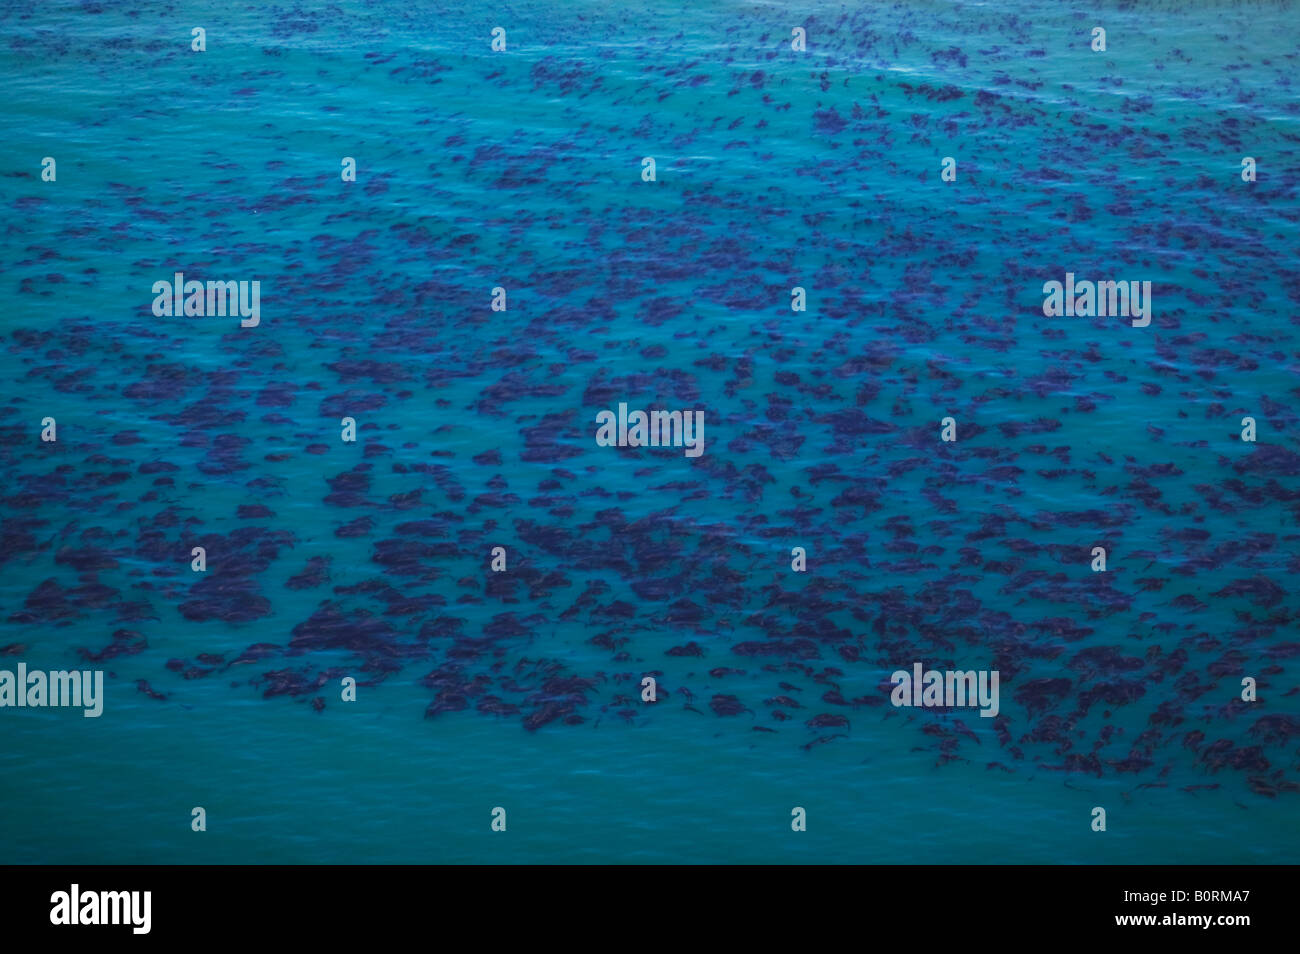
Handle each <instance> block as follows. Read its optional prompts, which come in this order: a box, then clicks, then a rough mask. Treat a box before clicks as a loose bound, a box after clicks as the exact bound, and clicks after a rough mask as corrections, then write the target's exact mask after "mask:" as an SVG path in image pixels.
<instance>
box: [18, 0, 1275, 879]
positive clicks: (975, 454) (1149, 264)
mask: <svg viewBox="0 0 1300 954" xmlns="http://www.w3.org/2000/svg"><path fill="white" fill-rule="evenodd" d="M0 6H2V8H3V9H2V12H0V24H3V30H2V31H0V35H3V38H4V43H3V44H0V57H3V70H2V73H0V75H3V78H4V79H3V82H4V93H5V95H4V101H3V106H2V107H0V108H2V109H3V114H4V117H5V123H4V128H5V133H6V134H5V136H4V138H3V144H2V145H0V203H2V204H3V208H4V209H5V211H6V215H5V229H4V232H3V238H2V239H0V243H2V244H0V262H3V270H2V272H0V288H3V294H4V303H5V305H6V307H5V310H4V317H3V324H2V325H0V330H2V331H3V341H4V345H5V347H4V349H3V353H0V370H2V371H3V375H2V376H0V380H2V381H3V382H4V384H3V394H2V395H0V397H3V404H0V409H2V410H3V415H4V426H3V430H2V431H0V434H2V437H3V441H2V443H0V460H3V466H4V476H5V488H6V490H5V493H4V495H3V496H2V497H0V521H3V522H2V523H0V559H2V561H3V562H2V563H0V610H3V616H2V617H0V618H3V619H4V620H5V622H4V623H3V624H0V625H2V626H3V630H2V631H0V669H5V668H9V669H13V668H14V667H15V666H16V665H17V663H18V662H19V661H22V662H25V663H26V664H27V665H28V666H29V667H31V668H40V669H61V668H67V667H71V666H77V665H80V666H84V667H87V668H102V669H104V670H106V671H108V672H109V673H111V674H112V675H111V676H110V677H109V678H108V679H107V682H106V686H107V689H106V700H105V709H104V714H103V716H102V717H101V718H98V719H85V718H82V716H81V715H80V713H78V712H77V711H75V710H70V709H54V708H50V709H14V708H3V709H0V806H2V807H3V810H2V811H0V861H7V862H56V863H58V862H62V863H88V862H99V863H132V862H222V863H225V862H246V861H252V862H261V861H267V862H286V861H288V862H336V861H337V862H345V861H383V862H387V861H394V862H399V861H400V862H423V861H429V862H435V861H459V862H467V861H468V862H476V861H481V862H499V861H522V862H539V861H541V862H549V861H581V862H588V861H617V862H665V861H735V862H810V861H832V862H854V861H868V862H871V861H882V862H958V863H969V862H1023V861H1028V862H1090V863H1146V862H1286V861H1290V860H1292V859H1293V858H1294V856H1295V850H1296V849H1297V847H1300V822H1297V817H1298V816H1297V813H1296V805H1297V801H1296V799H1297V792H1296V791H1295V784H1296V782H1297V769H1300V763H1298V756H1300V751H1298V750H1297V746H1298V744H1300V743H1298V741H1297V740H1298V739H1300V734H1298V733H1300V683H1297V679H1296V675H1297V656H1298V655H1300V636H1298V634H1297V620H1298V619H1300V599H1298V598H1297V594H1296V592H1295V589H1294V587H1293V586H1292V585H1291V584H1292V580H1293V579H1294V577H1295V574H1296V573H1297V571H1300V556H1298V555H1297V553H1298V550H1297V542H1298V541H1300V529H1298V527H1297V523H1298V521H1297V516H1298V514H1300V509H1298V505H1297V501H1300V455H1298V454H1297V451H1298V450H1300V448H1298V447H1297V433H1298V428H1300V420H1297V417H1296V414H1295V411H1294V407H1295V400H1296V398H1297V397H1300V388H1298V387H1297V371H1298V370H1300V351H1298V349H1297V339H1296V328H1297V320H1296V317H1295V315H1296V305H1297V301H1300V273H1298V272H1297V269H1296V257H1295V249H1296V222H1297V214H1298V213H1300V203H1298V202H1297V192H1296V185H1295V182H1296V176H1297V174H1298V173H1300V168H1298V164H1297V161H1296V144H1297V137H1298V134H1300V128H1298V125H1297V105H1296V97H1295V84H1294V80H1293V78H1294V76H1295V75H1296V73H1297V54H1298V50H1297V42H1296V39H1297V31H1296V27H1295V24H1296V23H1297V22H1300V21H1298V19H1297V16H1296V10H1295V8H1294V5H1291V4H1284V5H1279V4H1241V5H1220V4H1174V5H1161V6H1160V8H1159V9H1156V8H1151V7H1144V8H1142V9H1140V10H1139V9H1132V8H1129V7H1128V6H1127V5H1124V6H1119V7H1116V6H1107V7H1103V8H1099V9H1097V10H1095V11H1092V12H1084V11H1073V10H1067V9H1064V8H1061V9H1057V8H1055V7H1053V6H1050V5H1049V6H1048V7H1047V9H1046V10H1042V9H1035V7H1034V5H1031V4H1026V3H1009V2H996V3H984V4H947V3H915V4H907V5H899V6H883V5H881V6H877V5H848V6H840V5H833V4H802V5H786V4H772V3H769V4H734V3H729V2H724V3H706V4H694V5H683V6H672V7H651V6H640V5H635V6H633V5H624V4H617V3H583V4H579V3H564V4H558V5H552V4H547V5H540V6H530V7H527V8H522V9H512V10H509V11H504V10H502V11H494V10H488V9H485V8H481V7H478V6H475V5H470V6H469V7H458V6H454V5H442V4H433V5H430V4H421V3H414V4H393V3H389V2H386V0H384V2H373V3H365V4H361V3H351V2H349V3H341V4H331V5H329V6H319V7H317V6H314V5H303V6H296V7H289V6H285V7H264V6H262V5H258V4H244V5H233V6H232V5H228V4H184V5H175V6H168V7H166V8H163V9H158V8H154V9H150V10H144V11H139V12H134V11H133V10H132V8H131V7H130V6H128V5H125V4H115V3H98V4H95V3H85V4H63V3H43V4H40V5H38V6H37V7H35V8H31V7H30V6H28V5H21V4H12V3H10V4H3V5H0ZM200 26H201V27H203V28H204V29H205V30H206V47H207V48H206V50H204V51H203V52H196V51H193V50H191V48H190V41H191V28H193V27H200ZM495 26H502V27H504V28H505V30H506V38H507V48H506V50H505V51H504V52H493V51H492V49H491V46H490V42H491V31H492V28H493V27H495ZM794 26H803V27H804V28H805V29H806V31H807V39H808V49H807V51H806V52H795V51H793V50H791V47H790V37H791V28H792V27H794ZM1094 26H1102V27H1104V28H1105V29H1106V31H1107V49H1106V51H1105V52H1104V53H1103V52H1094V51H1093V50H1092V49H1090V47H1089V43H1090V37H1091V31H1092V28H1093V27H1094ZM46 156H50V157H53V158H54V159H55V160H56V162H57V176H56V179H55V180H54V181H52V182H47V181H43V180H42V175H41V169H42V159H43V157H46ZM647 156H650V157H654V158H655V160H656V181H653V182H646V181H643V179H642V175H641V171H642V158H643V157H647ZM947 156H951V157H953V158H955V159H956V160H957V179H956V181H955V182H945V181H943V179H942V178H941V175H940V172H941V161H942V159H943V158H944V157H947ZM1245 156H1250V157H1253V158H1255V159H1256V160H1257V163H1258V179H1257V181H1255V182H1251V183H1247V182H1244V181H1243V180H1242V178H1241V175H1240V170H1241V160H1242V158H1243V157H1245ZM343 157H352V158H354V159H355V160H356V165H357V180H356V181H355V182H344V181H342V179H341V177H340V167H341V161H342V159H343ZM176 271H182V272H184V273H185V274H186V276H187V277H191V278H198V279H213V280H259V281H260V282H261V322H260V324H259V325H258V326H257V327H256V328H241V327H240V323H239V320H238V319H237V318H232V317H188V318H186V317H155V316H154V314H153V313H152V311H151V305H152V303H153V299H154V295H153V293H152V291H151V288H152V286H153V283H154V282H155V281H158V280H163V281H170V280H171V278H172V275H173V273H174V272H176ZM1067 271H1068V272H1074V273H1076V275H1078V276H1079V277H1080V278H1081V279H1082V278H1089V279H1093V280H1107V279H1131V280H1137V281H1143V280H1146V281H1151V282H1152V283H1153V288H1154V293H1153V298H1152V302H1153V309H1152V321H1151V324H1150V326H1149V327H1146V328H1134V327H1132V326H1131V324H1130V322H1129V321H1128V320H1127V319H1124V318H1105V317H1103V318H1086V317H1068V318H1067V317H1046V316H1045V315H1044V314H1043V309H1042V304H1043V293H1042V286H1043V283H1044V282H1046V281H1051V280H1058V281H1059V280H1063V279H1064V275H1065V273H1066V272H1067ZM497 286H500V287H503V288H505V289H506V291H507V296H508V308H507V310H506V311H504V312H501V311H493V310H492V309H491V307H490V302H491V298H492V289H493V288H494V287H497ZM794 286H800V287H803V288H805V289H806V291H807V300H808V307H807V311H806V312H793V311H791V308H790V301H791V288H792V287H794ZM620 402H626V403H628V404H629V405H630V406H631V407H633V408H647V409H648V408H652V407H662V408H667V409H688V408H696V409H703V411H704V414H705V421H706V427H705V433H704V440H705V449H704V453H703V454H702V455H701V456H699V457H698V458H690V457H687V456H685V455H684V454H683V453H682V451H681V449H677V448H672V449H668V448H664V449H651V448H641V449H626V448H609V447H599V446H597V444H596V441H595V439H594V435H595V424H594V420H595V415H596V413H597V412H598V411H600V410H603V409H606V408H610V409H612V408H616V407H617V405H618V404H619V403H620ZM345 416H351V417H353V418H355V419H356V421H357V424H358V428H359V429H358V435H357V441H356V442H355V443H344V442H343V441H342V440H341V439H340V420H341V419H342V418H343V417H345ZM946 416H952V417H953V418H954V419H955V421H956V426H957V435H958V440H957V441H956V442H955V443H944V442H942V441H941V440H940V425H939V422H940V419H941V418H943V417H946ZM1245 416H1252V417H1254V418H1255V419H1256V421H1257V425H1258V440H1257V442H1256V443H1254V444H1251V443H1247V442H1243V441H1242V440H1241V439H1240V433H1241V419H1242V418H1243V417H1245ZM46 417H53V418H54V419H55V420H56V421H57V437H58V439H57V441H55V442H43V441H42V440H41V430H42V423H41V422H42V420H43V419H44V418H46ZM241 508H243V509H241ZM258 508H265V509H258ZM358 521H359V522H358ZM341 528H342V529H343V534H342V535H340V533H339V532H338V531H340V529H341ZM198 545H202V546H205V547H206V549H207V552H208V561H209V566H208V570H207V572H206V573H204V574H203V575H201V576H200V575H199V574H197V573H194V572H192V571H191V569H190V567H189V561H190V552H191V547H193V546H198ZM494 546H503V547H505V548H506V550H507V553H508V568H507V570H506V572H504V573H493V572H492V571H491V569H490V567H489V563H490V555H489V554H490V550H491V548H492V547H494ZM796 546H798V547H804V548H805V549H806V551H807V554H808V570H807V572H806V573H794V572H792V571H791V548H792V547H796ZM1095 546H1104V547H1105V548H1106V549H1107V557H1108V566H1107V571H1106V573H1105V574H1101V573H1094V572H1092V570H1091V569H1090V566H1089V564H1090V561H1091V555H1090V554H1091V551H1092V548H1093V547H1095ZM46 581H53V583H47V582H46ZM124 630H125V631H128V632H127V634H126V635H121V636H119V637H117V638H116V640H115V637H114V634H115V633H120V632H121V631H124ZM141 637H143V642H141ZM255 644H269V645H270V646H271V647H272V648H270V649H268V650H266V653H265V654H264V655H263V654H259V653H255V654H253V655H255V656H257V658H254V659H252V660H251V661H241V662H238V663H235V664H234V665H231V663H234V662H235V660H237V659H239V658H240V657H241V654H244V653H245V651H246V650H247V649H248V648H249V647H250V646H254V645H255ZM691 644H694V646H696V647H698V651H699V652H701V653H702V654H703V655H681V654H670V653H669V650H670V649H673V648H674V647H678V648H680V647H687V648H688V649H689V648H690V647H691ZM111 646H119V647H129V648H130V649H131V650H136V649H138V650H139V651H129V652H121V653H118V654H109V655H105V656H103V657H102V661H100V662H93V661H83V657H82V656H81V655H79V652H78V651H79V650H81V649H85V650H87V651H88V652H89V653H91V654H98V653H101V652H102V651H103V650H104V649H105V648H106V647H111ZM201 654H202V655H204V656H205V657H206V658H205V659H200V658H199V657H200V655H201ZM539 660H544V661H543V662H539ZM169 661H176V662H174V663H173V665H172V666H171V667H170V668H169V666H168V663H169ZM914 662H922V663H924V664H926V665H927V666H932V667H934V668H941V669H944V668H960V669H997V670H999V671H1000V672H1001V675H1002V694H1001V717H1000V718H998V719H981V718H979V717H978V715H977V713H976V712H974V711H967V712H960V713H953V714H949V713H944V712H935V711H928V710H915V709H895V708H894V707H892V706H891V705H889V703H888V694H887V693H886V692H883V691H882V690H881V689H880V683H881V682H882V681H885V680H888V678H889V676H890V673H891V672H893V671H894V670H896V669H910V668H911V666H912V664H913V663H914ZM268 673H269V674H271V675H268ZM647 673H659V674H660V675H659V677H658V678H659V680H660V684H661V686H662V688H663V689H664V690H666V692H665V693H663V694H661V698H660V699H659V701H658V702H656V703H654V704H652V705H650V704H644V703H642V702H640V701H639V685H640V680H641V678H642V676H643V675H644V674H647ZM343 675H353V676H355V677H356V678H357V679H358V680H359V681H360V682H361V683H362V685H361V686H360V687H359V688H358V697H357V701H356V702H343V701H342V700H341V699H340V688H339V680H340V678H341V677H342V676H343ZM431 675H432V678H429V677H430V676H431ZM1246 676H1249V677H1252V678H1255V679H1257V680H1258V684H1259V698H1258V701H1256V702H1253V703H1244V702H1241V701H1240V693H1241V680H1242V678H1243V677H1246ZM187 677H188V678H187ZM1048 679H1058V680H1059V679H1064V680H1068V683H1067V684H1066V688H1065V689H1064V690H1063V691H1062V692H1059V693H1056V694H1047V695H1045V696H1042V697H1041V698H1039V697H1038V696H1036V695H1035V694H1034V693H1032V692H1031V691H1030V690H1028V689H1026V688H1025V687H1026V686H1030V687H1033V686H1035V685H1038V686H1040V687H1041V686H1042V685H1043V684H1042V683H1040V682H1038V681H1039V680H1048ZM141 680H143V681H144V682H145V683H146V686H145V688H148V689H150V690H151V691H152V692H154V693H157V694H159V695H163V696H165V697H166V698H162V699H159V698H154V697H152V696H151V695H150V694H148V693H147V692H144V691H141V689H140V688H138V684H139V683H140V681H141ZM555 680H566V682H564V683H563V684H560V683H557V682H555ZM782 684H784V686H783V685H782ZM786 687H790V688H786ZM828 691H831V692H837V693H838V694H839V695H838V697H834V698H838V699H840V700H841V701H830V700H827V699H826V698H825V697H824V694H825V693H827V692H828ZM268 693H269V695H268ZM688 693H689V695H688ZM778 696H783V697H785V698H787V699H794V700H796V701H797V702H799V703H800V707H799V708H794V707H792V706H790V705H789V704H787V703H784V702H773V701H771V700H774V699H775V698H776V697H778ZM719 697H734V701H735V705H736V707H737V708H738V709H739V710H740V711H739V714H738V715H720V714H717V711H716V710H717V709H721V710H722V711H723V712H727V711H730V709H729V707H728V705H727V702H728V701H729V700H728V699H726V698H723V699H721V701H719ZM312 699H319V700H321V701H322V702H323V703H324V708H323V710H321V711H319V712H317V711H313V707H312V706H311V705H309V701H310V700H312ZM485 699H487V700H488V701H489V702H491V701H492V700H496V702H495V703H494V704H492V705H485V703H484V700H485ZM556 700H558V701H556ZM1125 700H1127V701H1125ZM548 701H550V702H552V703H553V704H554V705H557V706H559V707H560V710H553V711H559V712H560V717H558V718H555V719H554V720H553V721H549V722H548V723H547V724H545V725H542V726H541V727H539V728H536V729H535V730H530V729H529V728H527V727H525V724H524V720H525V718H526V717H528V716H529V715H530V714H536V713H538V712H539V711H544V710H545V707H546V705H547V703H548ZM431 703H433V709H434V712H433V713H432V714H429V713H428V712H427V710H428V709H429V708H430V706H431ZM715 703H717V705H716V706H715V705H714V704H715ZM494 706H495V707H496V708H498V709H499V710H500V711H497V712H493V711H486V710H491V709H492V708H494ZM512 706H513V707H517V711H515V710H512V709H509V707H512ZM507 710H508V711H507ZM546 711H551V710H546ZM819 714H831V715H843V716H845V717H846V718H847V719H848V721H849V726H848V727H847V728H829V729H828V728H815V727H809V726H808V725H806V722H807V721H808V720H811V719H812V718H813V717H814V716H816V715H819ZM783 715H784V716H786V718H784V719H783V718H782V716H783ZM579 720H581V721H579ZM957 726H959V727H961V729H964V730H965V732H962V731H960V730H959V729H958V728H955V727H957ZM756 730H772V731H756ZM1192 733H1202V734H1203V736H1202V737H1201V738H1199V739H1198V738H1196V737H1194V736H1192V735H1191V734H1192ZM818 740H823V741H821V742H819V741H818ZM1216 745H1217V747H1216ZM194 806H203V807H204V808H205V809H206V811H207V817H208V828H207V831H205V832H202V833H199V832H194V831H191V827H190V819H191V809H192V808H193V807H194ZM497 806H501V807H504V808H505V809H506V810H507V813H508V827H507V831H506V832H505V833H500V832H493V831H492V830H491V829H490V821H491V816H490V812H491V810H492V809H493V808H494V807H497ZM794 806H800V807H803V808H805V809H806V810H807V814H808V826H807V831H805V832H793V831H792V830H791V824H790V820H791V810H792V808H793V807H794ZM1096 806H1100V807H1104V808H1105V809H1106V812H1107V830H1106V831H1105V832H1104V833H1102V832H1095V831H1093V830H1091V828H1090V822H1091V820H1092V815H1091V812H1092V809H1093V808H1094V807H1096Z"/></svg>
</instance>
